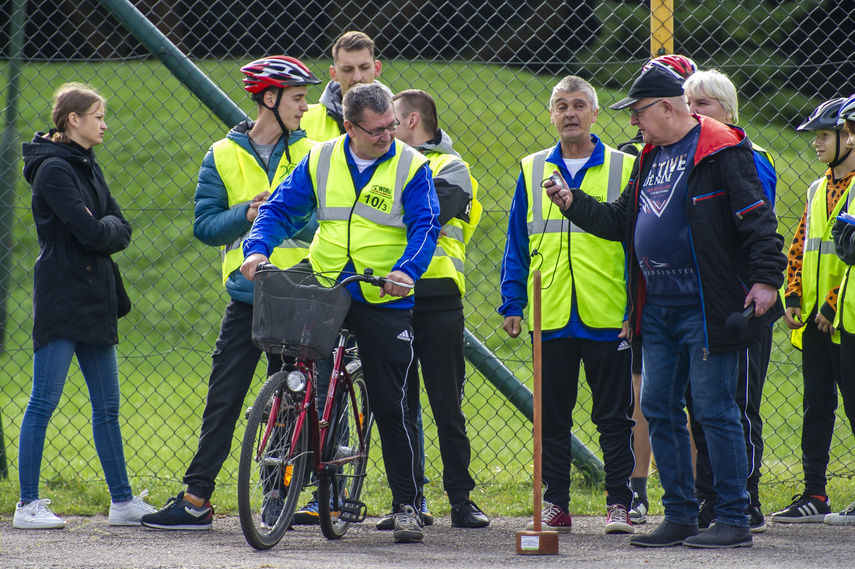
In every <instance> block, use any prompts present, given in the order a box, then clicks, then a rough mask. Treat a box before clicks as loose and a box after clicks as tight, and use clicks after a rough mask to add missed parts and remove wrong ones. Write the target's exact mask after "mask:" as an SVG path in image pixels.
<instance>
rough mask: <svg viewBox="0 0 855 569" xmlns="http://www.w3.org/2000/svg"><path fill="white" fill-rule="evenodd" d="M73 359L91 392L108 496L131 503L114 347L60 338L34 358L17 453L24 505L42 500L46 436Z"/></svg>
mask: <svg viewBox="0 0 855 569" xmlns="http://www.w3.org/2000/svg"><path fill="white" fill-rule="evenodd" d="M75 355H76V356H77V363H78V364H79V365H80V371H81V372H83V377H84V378H85V379H86V385H87V386H88V388H89V398H90V400H91V402H92V434H93V437H94V439H95V449H96V450H97V451H98V458H99V459H100V460H101V467H102V468H103V469H104V477H105V478H106V479H107V486H108V487H109V488H110V497H111V499H112V501H113V502H126V501H128V500H130V499H132V498H133V492H132V491H131V485H130V482H129V481H128V472H127V467H126V465H125V453H124V449H123V445H122V433H121V430H120V428H119V403H120V394H119V367H118V361H117V359H116V346H112V345H110V346H96V345H93V344H86V343H83V342H77V341H74V340H64V339H60V340H54V341H53V342H50V343H49V344H46V345H44V346H42V347H40V348H39V349H38V350H36V352H35V354H34V356H33V391H32V393H31V394H30V402H29V403H28V404H27V410H26V412H25V413H24V420H23V422H22V423H21V439H20V444H19V449H18V476H19V480H20V483H21V501H22V502H30V501H32V500H38V498H39V473H40V470H41V464H42V454H43V451H44V446H45V433H46V432H47V426H48V422H49V421H50V418H51V415H53V412H54V410H55V409H56V407H57V405H58V404H59V400H60V398H61V397H62V388H63V386H64V385H65V380H66V377H67V376H68V369H69V367H70V366H71V358H72V356H75Z"/></svg>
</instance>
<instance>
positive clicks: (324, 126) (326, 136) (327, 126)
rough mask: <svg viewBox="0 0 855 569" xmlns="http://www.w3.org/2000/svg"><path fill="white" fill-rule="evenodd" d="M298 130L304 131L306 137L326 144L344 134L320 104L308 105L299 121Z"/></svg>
mask: <svg viewBox="0 0 855 569" xmlns="http://www.w3.org/2000/svg"><path fill="white" fill-rule="evenodd" d="M300 128H302V129H303V130H305V131H306V137H308V138H310V139H311V140H316V141H318V142H326V141H328V140H332V139H334V138H338V137H339V136H341V135H342V134H344V133H343V132H342V131H341V128H340V127H339V125H338V123H337V122H336V120H335V119H334V118H332V117H331V116H329V115H328V114H327V108H326V106H324V105H323V104H322V103H315V104H314V105H309V110H308V111H306V112H305V113H303V118H301V119H300Z"/></svg>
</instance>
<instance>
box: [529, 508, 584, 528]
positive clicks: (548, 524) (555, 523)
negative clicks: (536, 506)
mask: <svg viewBox="0 0 855 569" xmlns="http://www.w3.org/2000/svg"><path fill="white" fill-rule="evenodd" d="M544 506H546V507H545V508H544V510H543V513H542V514H541V516H540V519H541V530H543V531H561V532H567V531H570V526H572V525H573V520H572V519H571V518H570V514H568V513H566V512H565V511H564V510H562V509H561V506H557V505H555V504H550V503H549V502H544ZM525 529H527V530H533V529H534V521H531V522H529V523H528V525H526V526H525Z"/></svg>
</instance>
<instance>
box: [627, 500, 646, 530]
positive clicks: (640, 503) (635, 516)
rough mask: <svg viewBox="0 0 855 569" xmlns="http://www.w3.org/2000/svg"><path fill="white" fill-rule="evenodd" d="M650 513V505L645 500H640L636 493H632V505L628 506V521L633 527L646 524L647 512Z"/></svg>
mask: <svg viewBox="0 0 855 569" xmlns="http://www.w3.org/2000/svg"><path fill="white" fill-rule="evenodd" d="M649 511H650V503H649V502H648V501H647V498H642V497H641V496H639V495H638V492H633V493H632V504H630V506H629V519H630V520H631V521H632V524H633V525H636V526H637V525H639V524H643V523H646V522H647V512H649Z"/></svg>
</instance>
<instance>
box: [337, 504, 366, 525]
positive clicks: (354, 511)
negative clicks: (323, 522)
mask: <svg viewBox="0 0 855 569" xmlns="http://www.w3.org/2000/svg"><path fill="white" fill-rule="evenodd" d="M367 515H368V506H366V505H365V502H357V501H355V500H342V502H341V505H340V509H339V512H338V519H340V520H342V521H345V522H349V523H352V524H358V523H359V522H362V521H365V516H367Z"/></svg>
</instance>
